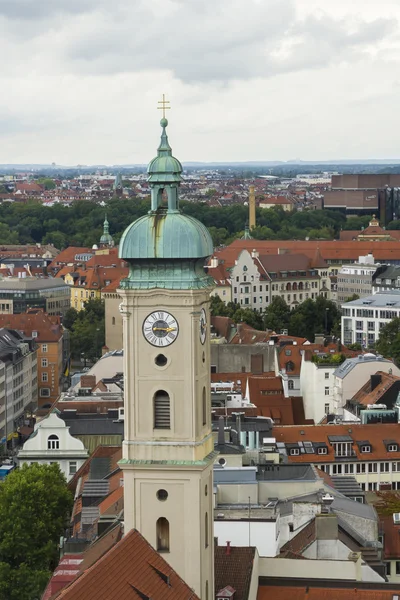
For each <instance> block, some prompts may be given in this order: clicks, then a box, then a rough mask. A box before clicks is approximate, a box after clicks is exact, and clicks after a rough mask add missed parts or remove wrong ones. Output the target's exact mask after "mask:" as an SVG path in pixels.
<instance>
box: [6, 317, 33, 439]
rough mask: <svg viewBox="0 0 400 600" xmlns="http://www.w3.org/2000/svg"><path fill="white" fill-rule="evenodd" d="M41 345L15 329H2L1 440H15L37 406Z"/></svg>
mask: <svg viewBox="0 0 400 600" xmlns="http://www.w3.org/2000/svg"><path fill="white" fill-rule="evenodd" d="M37 383H38V382H37V345H36V342H35V340H34V339H32V338H28V337H26V336H24V335H23V334H22V333H21V332H19V331H15V330H12V329H7V328H2V329H0V441H1V443H2V444H7V443H12V439H13V436H14V435H16V436H17V437H18V434H16V431H17V428H18V427H19V426H21V425H23V423H24V420H25V419H24V418H25V416H28V415H29V414H31V413H32V411H33V410H34V409H35V408H36V406H37V398H38V394H37V390H38V387H37Z"/></svg>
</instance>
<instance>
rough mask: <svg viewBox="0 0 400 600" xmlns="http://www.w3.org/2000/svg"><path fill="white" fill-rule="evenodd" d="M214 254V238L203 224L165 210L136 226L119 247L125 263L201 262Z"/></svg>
mask: <svg viewBox="0 0 400 600" xmlns="http://www.w3.org/2000/svg"><path fill="white" fill-rule="evenodd" d="M212 253H213V243H212V239H211V236H210V234H209V232H208V229H207V228H206V227H205V226H204V225H203V223H201V222H200V221H198V220H197V219H194V218H193V217H189V216H187V215H182V214H181V213H179V212H176V213H168V212H166V211H162V209H161V210H160V211H159V212H157V213H156V214H153V213H150V214H148V215H145V216H144V217H141V218H140V219H138V220H137V221H135V222H134V223H132V224H131V225H130V226H129V227H128V228H127V229H126V230H125V232H124V234H123V236H122V238H121V241H120V245H119V256H120V258H123V259H125V260H130V259H131V260H135V259H141V258H142V259H152V258H159V259H197V258H206V257H208V256H211V254H212Z"/></svg>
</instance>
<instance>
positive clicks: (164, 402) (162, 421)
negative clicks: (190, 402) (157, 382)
mask: <svg viewBox="0 0 400 600" xmlns="http://www.w3.org/2000/svg"><path fill="white" fill-rule="evenodd" d="M170 405H171V403H170V399H169V395H168V394H167V392H165V391H164V390H160V391H158V392H156V394H155V395H154V429H171V406H170Z"/></svg>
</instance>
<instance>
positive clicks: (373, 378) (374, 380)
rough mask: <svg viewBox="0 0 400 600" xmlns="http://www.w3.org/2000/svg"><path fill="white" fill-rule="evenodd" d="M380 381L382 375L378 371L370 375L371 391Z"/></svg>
mask: <svg viewBox="0 0 400 600" xmlns="http://www.w3.org/2000/svg"><path fill="white" fill-rule="evenodd" d="M381 382H382V376H381V375H380V374H379V373H375V374H374V375H371V392H373V391H374V389H375V388H376V387H378V385H379V384H380V383H381Z"/></svg>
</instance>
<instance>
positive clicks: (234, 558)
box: [214, 546, 256, 600]
mask: <svg viewBox="0 0 400 600" xmlns="http://www.w3.org/2000/svg"><path fill="white" fill-rule="evenodd" d="M255 551H256V549H255V548H251V547H230V549H229V553H228V551H227V547H226V546H216V547H215V553H214V561H215V563H214V564H215V594H217V593H218V592H219V591H220V590H221V589H223V588H225V587H226V586H228V585H230V586H231V587H233V588H234V589H235V590H236V593H235V596H234V599H235V600H248V597H249V591H250V583H251V576H252V572H253V562H254V557H255ZM215 594H214V598H215Z"/></svg>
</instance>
